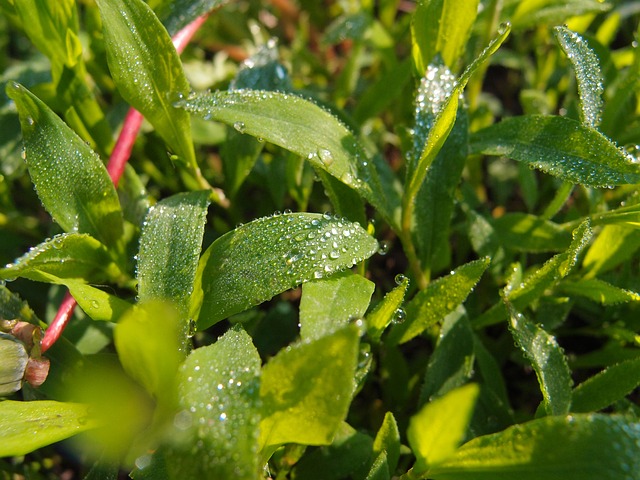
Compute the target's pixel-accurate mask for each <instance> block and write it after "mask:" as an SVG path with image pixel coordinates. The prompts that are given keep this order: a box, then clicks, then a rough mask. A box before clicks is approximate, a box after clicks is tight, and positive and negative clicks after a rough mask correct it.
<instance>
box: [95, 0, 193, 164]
mask: <svg viewBox="0 0 640 480" xmlns="http://www.w3.org/2000/svg"><path fill="white" fill-rule="evenodd" d="M96 3H97V4H98V8H99V9H100V15H101V17H102V23H103V28H104V32H103V34H104V38H105V45H106V50H107V60H108V62H109V70H110V71H111V75H112V77H113V81H114V82H115V84H116V86H117V87H118V91H119V92H120V94H121V95H122V97H123V98H124V99H125V100H126V101H127V102H128V103H129V104H130V105H131V106H133V107H134V108H135V109H136V110H138V111H139V112H140V113H142V115H144V117H145V118H146V119H147V120H148V121H149V123H151V125H153V127H154V128H155V129H156V131H157V132H158V134H159V135H160V136H161V137H162V138H163V139H164V141H165V142H166V143H167V144H168V145H169V147H171V149H173V151H174V152H175V154H176V155H178V157H180V158H181V159H182V160H183V161H184V162H186V163H187V164H188V165H190V166H192V167H193V168H197V167H195V166H196V159H195V153H194V150H193V143H192V141H191V121H190V118H189V115H188V114H187V112H185V111H184V110H182V109H180V108H177V107H174V105H173V104H174V102H175V101H176V100H178V98H180V96H181V95H187V94H188V93H189V90H190V87H189V82H188V81H187V77H186V76H185V74H184V71H183V69H182V63H181V62H180V58H179V57H178V53H177V52H176V49H175V48H174V47H173V44H172V43H171V38H170V37H169V34H168V33H167V31H166V30H165V28H164V27H163V26H162V24H161V23H160V21H159V20H158V18H157V17H156V16H155V14H154V13H153V11H152V10H151V9H150V8H149V7H148V6H147V4H145V3H144V2H143V1H142V0H97V2H96Z"/></svg>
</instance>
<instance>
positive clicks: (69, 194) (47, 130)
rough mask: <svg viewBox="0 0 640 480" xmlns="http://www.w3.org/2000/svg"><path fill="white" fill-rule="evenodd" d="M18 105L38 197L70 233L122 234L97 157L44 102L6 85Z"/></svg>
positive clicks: (105, 238)
mask: <svg viewBox="0 0 640 480" xmlns="http://www.w3.org/2000/svg"><path fill="white" fill-rule="evenodd" d="M7 95H9V97H11V98H12V99H13V100H14V101H15V102H16V106H17V107H18V112H19V114H20V124H21V126H22V135H23V137H24V146H25V155H26V158H25V160H26V162H27V167H28V168H29V173H30V175H31V180H32V181H33V183H34V185H35V187H36V189H37V191H38V195H39V197H40V200H41V201H42V203H43V204H44V206H45V208H46V209H47V210H48V211H49V213H50V214H51V216H52V217H53V219H54V220H55V221H56V222H58V223H59V224H60V226H61V227H62V228H63V229H64V230H65V231H67V232H80V233H88V234H90V235H91V236H93V237H94V238H97V239H98V240H100V241H101V242H102V243H104V244H106V245H108V246H110V245H113V244H114V243H115V242H116V241H117V240H118V239H119V238H120V236H121V235H122V231H123V226H122V211H121V209H120V203H119V201H118V195H117V194H116V190H115V188H114V186H113V183H112V182H111V179H110V178H109V175H108V173H107V170H106V168H105V167H104V165H103V164H102V162H101V161H100V159H99V158H98V156H97V155H96V154H95V153H94V152H93V151H92V150H91V149H90V148H89V147H88V146H87V144H86V143H85V142H84V141H82V139H80V137H78V136H77V135H76V134H75V133H74V132H73V131H72V130H71V129H70V128H69V127H67V125H65V124H64V122H63V121H62V120H60V118H59V117H58V116H56V115H55V114H54V113H53V112H52V111H51V110H50V109H49V107H47V106H46V105H45V104H44V103H43V102H42V101H40V100H39V99H38V98H37V97H36V96H35V95H33V94H32V93H31V92H29V91H28V90H27V89H26V88H24V87H23V86H21V85H18V84H15V83H14V84H9V85H8V86H7Z"/></svg>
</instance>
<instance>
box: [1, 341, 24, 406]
mask: <svg viewBox="0 0 640 480" xmlns="http://www.w3.org/2000/svg"><path fill="white" fill-rule="evenodd" d="M0 358H2V363H1V364H0V396H4V395H10V394H11V393H13V392H17V391H18V390H20V389H21V388H22V379H23V377H24V371H25V368H27V361H28V360H29V354H28V353H27V349H26V347H25V346H24V344H23V343H22V342H21V341H20V340H18V339H17V338H15V337H14V336H13V335H8V334H6V333H2V332H0Z"/></svg>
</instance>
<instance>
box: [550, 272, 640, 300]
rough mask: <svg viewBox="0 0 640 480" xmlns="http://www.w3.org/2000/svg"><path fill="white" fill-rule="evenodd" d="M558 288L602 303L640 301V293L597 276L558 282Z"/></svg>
mask: <svg viewBox="0 0 640 480" xmlns="http://www.w3.org/2000/svg"><path fill="white" fill-rule="evenodd" d="M560 290H561V291H562V292H563V293H566V294H569V295H577V296H580V297H585V298H588V299H591V300H593V301H594V302H598V303H601V304H602V305H616V304H618V303H627V302H640V294H638V293H636V292H632V291H630V290H626V289H624V288H620V287H616V286H615V285H611V284H610V283H608V282H605V281H604V280H600V279H598V278H582V279H580V280H576V281H573V282H564V283H562V284H560Z"/></svg>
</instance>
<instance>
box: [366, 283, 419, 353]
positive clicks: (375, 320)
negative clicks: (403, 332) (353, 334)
mask: <svg viewBox="0 0 640 480" xmlns="http://www.w3.org/2000/svg"><path fill="white" fill-rule="evenodd" d="M397 279H398V280H399V281H400V284H399V285H398V286H397V287H396V288H394V289H393V290H391V291H390V292H389V293H387V294H386V295H385V296H384V298H383V299H382V301H381V302H380V303H379V304H378V305H376V307H375V308H374V309H373V311H372V312H371V313H369V315H367V329H368V330H367V333H368V334H369V336H370V337H371V339H372V340H373V341H374V342H378V341H379V340H380V336H381V335H382V332H383V331H384V329H385V328H387V326H389V324H391V322H393V321H394V319H396V318H397V316H398V311H402V312H403V313H404V314H405V315H406V312H404V311H403V310H400V307H401V306H402V302H403V301H404V296H405V294H406V293H407V289H408V288H409V279H408V278H407V277H405V276H404V275H402V276H400V277H397Z"/></svg>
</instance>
